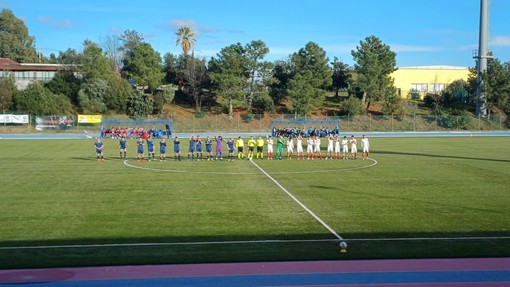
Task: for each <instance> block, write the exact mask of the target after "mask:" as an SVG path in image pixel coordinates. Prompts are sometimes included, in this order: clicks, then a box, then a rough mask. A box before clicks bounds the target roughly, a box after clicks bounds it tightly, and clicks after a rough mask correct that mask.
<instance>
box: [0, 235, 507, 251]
mask: <svg viewBox="0 0 510 287" xmlns="http://www.w3.org/2000/svg"><path fill="white" fill-rule="evenodd" d="M499 239H510V236H471V237H470V236H467V237H400V238H351V239H345V240H346V241H349V242H353V241H454V240H458V241H461V240H499ZM313 242H338V240H337V239H302V240H298V239H296V240H292V239H286V240H276V239H273V240H239V241H198V242H152V243H151V242H145V243H109V244H73V245H34V246H0V250H24V249H65V248H102V247H151V246H193V245H229V244H271V243H313Z"/></svg>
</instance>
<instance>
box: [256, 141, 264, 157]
mask: <svg viewBox="0 0 510 287" xmlns="http://www.w3.org/2000/svg"><path fill="white" fill-rule="evenodd" d="M259 157H260V159H264V140H263V139H262V137H260V136H259V138H258V139H257V158H259Z"/></svg>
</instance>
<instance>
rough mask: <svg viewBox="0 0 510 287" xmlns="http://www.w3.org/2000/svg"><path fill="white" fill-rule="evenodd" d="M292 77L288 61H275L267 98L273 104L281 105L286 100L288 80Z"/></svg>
mask: <svg viewBox="0 0 510 287" xmlns="http://www.w3.org/2000/svg"><path fill="white" fill-rule="evenodd" d="M292 76H293V69H292V64H291V63H290V60H277V61H276V62H275V64H274V66H273V70H272V79H273V82H271V83H270V84H269V96H271V99H273V102H274V103H275V104H281V103H282V101H283V100H284V99H285V98H287V95H288V88H289V80H290V79H291V78H292Z"/></svg>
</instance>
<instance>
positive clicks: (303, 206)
mask: <svg viewBox="0 0 510 287" xmlns="http://www.w3.org/2000/svg"><path fill="white" fill-rule="evenodd" d="M250 162H251V163H253V164H254V165H255V166H256V167H257V168H258V169H259V170H260V171H261V172H262V173H263V174H265V175H266V176H267V177H268V178H269V179H270V180H272V181H273V182H274V183H275V184H276V185H277V186H278V187H279V188H281V189H282V190H283V191H285V193H286V194H287V195H288V196H290V198H292V199H293V200H294V201H295V202H296V203H297V204H299V205H300V206H301V207H302V208H303V209H304V210H306V212H308V213H309V214H310V215H311V216H312V217H313V218H315V220H317V221H318V222H319V223H320V224H322V226H324V227H326V229H327V230H329V232H331V233H332V234H333V235H334V236H335V237H336V238H338V239H339V240H344V239H343V238H342V236H340V235H339V234H338V233H336V231H335V230H333V228H331V227H330V226H329V225H328V224H327V223H326V222H324V220H322V219H320V217H318V216H317V214H315V213H314V212H313V211H311V210H310V209H309V208H308V207H306V206H305V205H304V204H303V203H301V201H299V200H298V199H297V198H296V197H295V196H294V195H292V193H290V192H289V191H288V190H287V189H285V187H283V186H282V185H281V184H280V183H279V182H278V181H276V179H274V178H273V177H272V176H270V175H269V174H268V173H267V172H266V171H265V170H263V169H262V168H261V167H260V166H259V165H258V164H256V163H255V162H254V161H253V160H250Z"/></svg>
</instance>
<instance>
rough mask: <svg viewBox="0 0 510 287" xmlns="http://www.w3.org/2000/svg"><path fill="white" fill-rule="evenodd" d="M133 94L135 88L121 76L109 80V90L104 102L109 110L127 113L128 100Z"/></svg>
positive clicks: (105, 94)
mask: <svg viewBox="0 0 510 287" xmlns="http://www.w3.org/2000/svg"><path fill="white" fill-rule="evenodd" d="M132 93H133V87H132V86H131V85H130V84H129V82H128V81H127V80H125V79H122V78H121V77H120V76H115V77H111V78H110V79H109V80H108V88H107V89H106V91H105V93H104V97H103V100H104V103H105V105H106V107H107V108H108V109H111V110H114V111H117V112H122V113H125V112H126V103H127V99H128V97H129V95H131V94H132Z"/></svg>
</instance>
